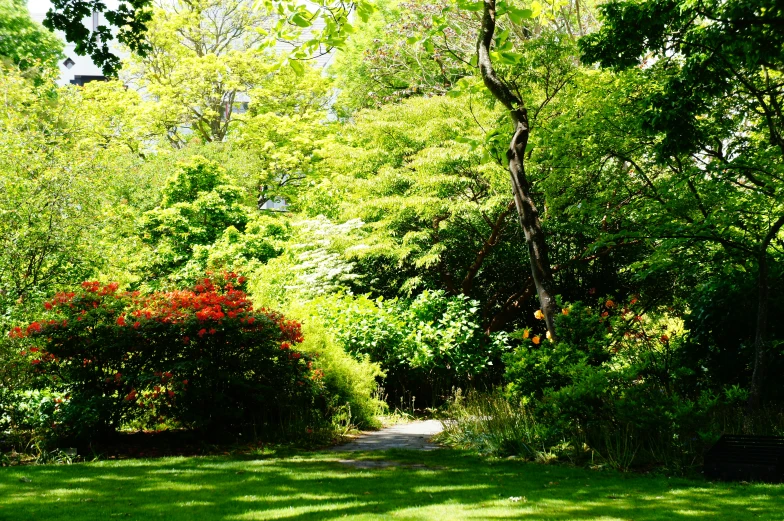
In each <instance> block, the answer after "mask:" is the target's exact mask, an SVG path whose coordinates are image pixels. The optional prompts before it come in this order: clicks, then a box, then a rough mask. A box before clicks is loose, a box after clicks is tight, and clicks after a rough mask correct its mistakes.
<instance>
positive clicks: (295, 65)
mask: <svg viewBox="0 0 784 521" xmlns="http://www.w3.org/2000/svg"><path fill="white" fill-rule="evenodd" d="M289 65H290V66H291V68H292V70H293V71H294V72H296V73H297V74H298V75H302V74H304V73H305V66H304V65H302V62H301V61H299V60H290V61H289Z"/></svg>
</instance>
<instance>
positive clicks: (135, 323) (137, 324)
mask: <svg viewBox="0 0 784 521" xmlns="http://www.w3.org/2000/svg"><path fill="white" fill-rule="evenodd" d="M141 325H142V324H141V322H139V321H138V320H137V321H136V322H134V323H133V328H134V329H139V326H141Z"/></svg>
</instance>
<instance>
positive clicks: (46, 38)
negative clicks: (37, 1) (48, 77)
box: [0, 0, 63, 72]
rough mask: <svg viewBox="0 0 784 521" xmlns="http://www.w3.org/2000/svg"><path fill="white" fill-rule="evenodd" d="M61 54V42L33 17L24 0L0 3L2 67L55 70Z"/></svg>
mask: <svg viewBox="0 0 784 521" xmlns="http://www.w3.org/2000/svg"><path fill="white" fill-rule="evenodd" d="M62 51H63V43H62V42H61V41H60V39H59V38H57V36H55V35H54V34H53V33H51V32H50V31H48V30H46V29H44V28H43V27H42V26H41V25H40V24H38V23H36V22H34V21H33V20H32V19H31V18H30V13H29V11H28V10H27V2H26V1H25V0H3V1H2V2H0V64H2V65H9V64H10V65H13V66H16V67H19V69H21V70H23V71H26V70H28V69H34V70H35V69H38V72H40V71H41V70H47V69H49V70H56V69H57V60H58V59H59V58H60V57H61V55H62ZM5 61H8V62H10V63H3V62H5Z"/></svg>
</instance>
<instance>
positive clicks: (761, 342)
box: [746, 216, 784, 415]
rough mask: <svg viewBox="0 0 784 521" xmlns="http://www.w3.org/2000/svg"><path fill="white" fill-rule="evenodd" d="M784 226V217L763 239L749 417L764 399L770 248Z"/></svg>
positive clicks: (748, 407)
mask: <svg viewBox="0 0 784 521" xmlns="http://www.w3.org/2000/svg"><path fill="white" fill-rule="evenodd" d="M782 226H784V216H782V217H780V218H779V220H778V221H776V222H775V223H774V224H773V226H772V227H771V229H770V230H769V231H768V234H767V235H766V236H765V239H763V241H762V244H761V245H760V251H759V275H758V277H757V330H756V332H755V335H754V372H753V373H752V375H751V388H750V389H749V401H748V404H747V407H746V413H747V415H748V414H750V413H753V412H754V411H756V410H757V409H758V408H759V405H760V401H761V398H762V386H763V384H764V381H765V362H766V357H767V349H766V346H765V336H766V334H767V329H768V293H769V292H770V289H769V283H768V246H769V245H770V243H771V242H772V241H773V239H774V238H775V237H776V236H777V235H778V233H779V230H780V229H781V228H782Z"/></svg>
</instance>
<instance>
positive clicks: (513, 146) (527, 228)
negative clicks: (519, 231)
mask: <svg viewBox="0 0 784 521" xmlns="http://www.w3.org/2000/svg"><path fill="white" fill-rule="evenodd" d="M512 120H513V121H514V122H515V133H514V135H513V136H512V142H511V143H510V144H509V150H507V152H506V157H507V159H508V160H509V173H510V175H511V177H512V191H513V192H514V198H515V205H516V206H517V214H518V215H519V217H520V226H522V228H523V232H524V233H525V241H526V243H527V244H528V256H529V258H530V260H531V276H532V277H533V279H534V284H535V285H536V293H537V294H538V295H539V303H540V304H541V306H542V312H543V313H544V317H545V321H546V322H547V330H548V331H549V332H550V335H551V336H552V337H553V338H555V323H554V321H555V315H556V314H557V313H558V306H557V304H556V302H555V295H554V294H553V274H552V269H551V267H550V257H549V255H548V252H547V242H546V241H545V236H544V231H543V230H542V224H541V221H540V220H539V211H538V210H537V209H536V205H534V201H533V199H532V198H531V189H530V186H529V184H528V179H527V178H526V177H525V162H524V161H525V148H526V145H527V144H528V133H529V130H528V113H527V111H526V110H525V109H518V110H516V111H512Z"/></svg>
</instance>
